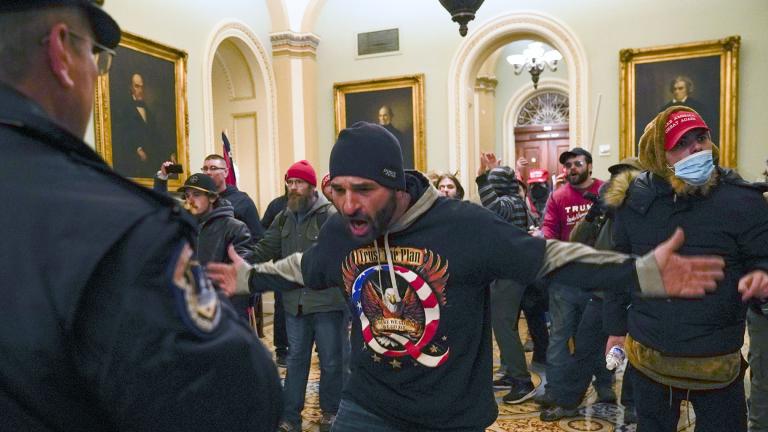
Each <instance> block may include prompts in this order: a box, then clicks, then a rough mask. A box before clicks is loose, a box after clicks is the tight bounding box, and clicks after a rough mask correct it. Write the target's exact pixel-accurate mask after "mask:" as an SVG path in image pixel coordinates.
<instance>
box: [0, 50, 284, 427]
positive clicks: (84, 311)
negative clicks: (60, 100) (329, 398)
mask: <svg viewBox="0 0 768 432" xmlns="http://www.w3.org/2000/svg"><path fill="white" fill-rule="evenodd" d="M6 61H11V60H9V59H6ZM0 143H2V148H3V152H4V155H3V162H2V168H3V169H1V170H0V194H2V196H3V198H4V199H5V200H6V201H5V202H6V204H5V206H4V207H3V211H2V212H0V225H1V226H2V227H3V242H4V243H3V244H4V245H5V246H6V247H4V248H3V252H2V259H0V275H2V283H0V297H2V298H3V299H4V302H3V311H2V313H1V314H0V352H2V355H0V430H3V431H35V432H64V431H90V432H99V431H116V430H125V431H129V430H130V431H149V430H161V431H167V432H173V431H184V432H192V431H201V430H210V429H211V428H212V427H213V426H212V425H215V427H216V428H220V430H226V431H234V430H249V431H274V430H275V429H276V428H277V424H278V421H279V419H280V414H281V412H282V401H281V397H280V395H281V393H280V392H281V388H280V381H279V377H278V375H277V370H276V369H275V366H274V363H273V362H272V358H271V355H270V353H269V352H267V350H266V349H265V348H264V347H263V346H262V345H261V344H260V343H259V342H258V340H257V339H256V338H255V337H254V336H253V331H252V330H251V329H250V328H249V327H248V324H247V323H245V322H244V321H242V320H240V319H238V318H237V314H236V312H235V311H234V310H233V309H232V307H231V306H229V304H228V302H220V301H219V300H218V297H217V296H216V295H215V293H213V291H212V290H211V289H210V287H209V285H208V283H207V281H206V279H205V278H204V276H203V275H204V274H203V272H202V269H200V268H199V266H196V265H194V264H193V263H192V262H191V261H190V259H189V257H188V256H187V255H186V254H185V253H184V252H185V251H188V250H189V249H188V247H189V246H188V244H189V243H190V242H192V241H193V239H194V235H195V224H194V221H193V220H192V218H191V217H190V216H189V215H188V214H187V213H186V212H184V211H182V209H181V208H180V207H179V206H178V204H176V203H175V202H174V201H173V200H172V199H170V198H168V197H167V196H166V195H165V194H156V193H154V192H152V191H150V190H148V189H146V188H144V187H141V186H139V185H137V184H136V183H134V182H132V181H130V180H128V179H126V178H124V177H122V176H120V175H118V174H115V172H114V171H113V170H112V169H111V168H110V167H109V166H108V165H107V164H106V163H105V162H104V161H103V160H102V159H101V157H99V156H98V155H97V154H96V152H94V151H93V150H92V149H91V148H90V147H89V146H88V145H87V144H86V143H85V142H83V141H82V140H81V139H80V138H78V137H75V136H74V135H72V134H71V133H70V132H68V131H66V130H64V129H63V128H62V127H61V126H60V125H58V124H57V123H55V122H54V121H53V120H52V119H51V118H50V117H49V116H48V115H47V114H46V112H45V111H43V109H42V108H41V107H40V106H39V105H37V104H36V103H35V102H33V101H32V100H30V99H29V98H27V97H26V96H24V95H22V94H21V93H19V92H17V91H15V90H13V89H11V88H9V87H7V86H6V85H4V84H1V83H0ZM244 383H247V384H248V385H244ZM205 401H216V403H215V404H207V403H206V402H205Z"/></svg>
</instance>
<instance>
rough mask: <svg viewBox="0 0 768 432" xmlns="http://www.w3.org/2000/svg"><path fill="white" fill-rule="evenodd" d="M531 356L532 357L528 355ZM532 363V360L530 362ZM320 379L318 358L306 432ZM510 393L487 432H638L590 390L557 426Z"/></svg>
mask: <svg viewBox="0 0 768 432" xmlns="http://www.w3.org/2000/svg"><path fill="white" fill-rule="evenodd" d="M265 306H266V307H265V309H266V310H267V311H269V310H270V309H269V307H270V305H265ZM270 321H271V316H269V314H267V316H265V322H266V323H267V325H266V326H265V328H264V330H265V337H264V338H263V339H262V342H263V343H264V344H265V345H266V346H267V347H269V348H270V349H271V348H272V325H271V323H270ZM524 322H525V321H524V320H522V321H521V329H520V330H521V333H522V334H524V333H523V332H526V331H527V330H526V329H525V327H524ZM494 353H495V355H494V361H495V364H496V365H498V350H497V348H496V346H495V345H494ZM528 355H529V356H530V353H528ZM528 360H529V362H530V358H529V359H528ZM280 374H281V376H283V377H284V376H285V369H282V368H281V369H280ZM319 376H320V370H319V365H318V360H317V355H316V354H315V355H314V356H313V359H312V369H311V371H310V375H309V384H308V385H307V399H306V403H305V408H304V411H303V412H302V416H303V418H304V422H303V425H302V430H303V431H317V430H318V426H317V424H318V421H319V420H320V417H321V412H320V407H319V405H318V379H319ZM533 378H534V384H535V385H537V386H538V389H537V391H542V390H543V386H541V384H542V383H545V382H546V375H545V374H543V373H536V372H533ZM617 378H618V379H617V380H616V393H617V394H620V389H621V383H622V381H621V375H619V376H618V377H617ZM506 393H507V391H498V392H496V400H497V402H498V405H499V416H498V418H497V419H496V422H495V423H494V424H492V425H491V426H489V427H488V428H487V429H486V431H487V432H508V431H515V432H529V431H542V432H543V431H568V432H575V431H578V432H582V431H589V432H612V431H615V432H627V431H635V427H636V426H635V425H634V424H631V425H625V424H624V423H623V419H624V411H623V408H622V407H621V406H619V405H614V404H603V403H594V401H595V400H596V393H595V391H594V389H592V388H590V390H589V392H588V393H587V395H586V396H585V398H584V401H583V402H582V405H581V406H580V408H579V414H580V415H579V416H578V417H576V418H570V419H564V420H560V421H557V422H542V421H541V420H539V414H540V412H541V408H540V407H539V405H538V404H536V403H535V402H532V401H531V402H525V403H522V404H517V405H509V404H506V403H504V402H503V401H502V397H503V396H504V395H505V394H506ZM694 425H695V414H694V412H693V409H690V410H688V409H686V407H685V406H684V407H683V410H682V415H681V419H680V425H679V427H678V431H681V432H692V431H693V429H694Z"/></svg>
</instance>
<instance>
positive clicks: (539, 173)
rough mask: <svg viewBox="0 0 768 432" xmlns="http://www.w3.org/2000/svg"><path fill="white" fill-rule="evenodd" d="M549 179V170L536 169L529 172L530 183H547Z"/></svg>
mask: <svg viewBox="0 0 768 432" xmlns="http://www.w3.org/2000/svg"><path fill="white" fill-rule="evenodd" d="M547 180H549V171H547V170H545V169H535V170H531V172H530V173H528V184H531V183H546V182H547Z"/></svg>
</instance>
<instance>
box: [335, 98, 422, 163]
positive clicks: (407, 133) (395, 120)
mask: <svg viewBox="0 0 768 432" xmlns="http://www.w3.org/2000/svg"><path fill="white" fill-rule="evenodd" d="M346 99H347V103H346V110H345V111H346V116H347V126H349V125H353V124H355V123H356V122H358V121H367V122H371V123H377V124H380V125H382V126H384V128H386V129H387V130H388V131H390V132H392V134H393V135H394V136H395V138H397V140H398V141H400V147H401V148H402V149H403V163H404V164H405V167H406V168H414V167H415V165H414V161H413V90H412V89H411V88H408V87H406V88H399V89H392V90H377V91H369V92H360V93H348V94H347V95H346Z"/></svg>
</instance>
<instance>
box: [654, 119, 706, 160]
mask: <svg viewBox="0 0 768 432" xmlns="http://www.w3.org/2000/svg"><path fill="white" fill-rule="evenodd" d="M693 129H706V130H707V131H709V126H707V124H706V123H704V120H702V119H701V116H699V115H698V114H696V113H695V112H692V111H675V112H673V113H672V114H670V115H669V117H667V122H666V123H665V124H664V150H666V151H669V150H671V149H672V147H674V146H675V144H677V142H678V141H680V138H682V137H683V135H685V134H686V133H687V132H688V131H690V130H693Z"/></svg>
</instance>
